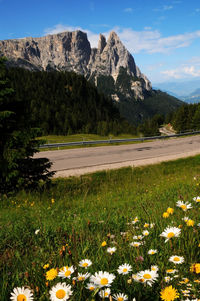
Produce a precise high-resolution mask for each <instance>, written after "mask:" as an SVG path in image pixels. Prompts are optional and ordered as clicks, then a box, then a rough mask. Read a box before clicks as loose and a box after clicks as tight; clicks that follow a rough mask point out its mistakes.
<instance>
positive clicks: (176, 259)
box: [169, 255, 184, 264]
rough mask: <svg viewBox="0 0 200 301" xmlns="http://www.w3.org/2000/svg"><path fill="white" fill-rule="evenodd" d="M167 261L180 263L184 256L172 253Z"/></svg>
mask: <svg viewBox="0 0 200 301" xmlns="http://www.w3.org/2000/svg"><path fill="white" fill-rule="evenodd" d="M169 261H171V262H173V263H175V264H181V263H183V262H184V257H182V256H177V255H173V256H171V257H170V258H169Z"/></svg>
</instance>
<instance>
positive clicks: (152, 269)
mask: <svg viewBox="0 0 200 301" xmlns="http://www.w3.org/2000/svg"><path fill="white" fill-rule="evenodd" d="M158 270H159V268H158V266H157V265H152V266H151V271H155V272H158Z"/></svg>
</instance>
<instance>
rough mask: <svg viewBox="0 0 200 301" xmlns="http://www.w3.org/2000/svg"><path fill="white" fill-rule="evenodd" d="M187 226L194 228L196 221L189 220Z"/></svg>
mask: <svg viewBox="0 0 200 301" xmlns="http://www.w3.org/2000/svg"><path fill="white" fill-rule="evenodd" d="M186 224H187V226H188V227H193V226H194V221H193V220H192V219H189V220H188V221H187V222H186Z"/></svg>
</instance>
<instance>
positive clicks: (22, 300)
mask: <svg viewBox="0 0 200 301" xmlns="http://www.w3.org/2000/svg"><path fill="white" fill-rule="evenodd" d="M26 300H27V298H26V296H25V295H24V294H20V295H18V296H17V301H26Z"/></svg>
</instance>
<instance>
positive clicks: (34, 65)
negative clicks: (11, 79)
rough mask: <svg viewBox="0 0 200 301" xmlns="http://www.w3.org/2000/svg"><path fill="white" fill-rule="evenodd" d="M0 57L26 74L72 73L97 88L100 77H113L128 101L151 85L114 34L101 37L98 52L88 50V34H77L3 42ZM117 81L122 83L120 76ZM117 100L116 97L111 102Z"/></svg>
mask: <svg viewBox="0 0 200 301" xmlns="http://www.w3.org/2000/svg"><path fill="white" fill-rule="evenodd" d="M0 56H6V57H7V58H8V64H9V65H11V66H18V67H23V68H26V69H29V70H66V71H74V72H76V73H80V74H82V75H84V76H85V77H86V78H87V79H89V80H93V81H94V82H95V83H96V84H98V78H99V77H102V76H104V77H112V78H113V79H114V82H115V83H117V82H118V86H119V87H118V90H119V91H118V92H119V93H120V94H124V95H125V97H126V98H129V99H132V98H134V99H143V98H144V94H145V91H150V90H151V83H150V82H149V80H148V79H147V78H146V77H145V76H144V75H143V74H142V73H141V72H140V70H139V68H138V67H137V66H136V64H135V61H134V58H133V57H132V55H131V54H130V53H129V52H128V50H127V49H126V47H125V46H124V45H123V43H122V42H121V41H120V39H119V37H118V35H117V34H116V33H115V32H114V31H112V32H111V33H110V34H109V37H108V40H107V41H106V38H105V36H104V35H102V34H100V36H99V42H98V48H91V45H90V43H89V41H88V38H87V34H86V33H84V32H82V31H80V30H76V31H73V32H68V31H66V32H62V33H59V34H54V35H47V36H45V37H40V38H31V37H30V38H25V39H15V40H4V41H0ZM122 68H123V70H124V71H123V72H125V73H126V74H127V75H128V76H129V79H130V89H129V92H127V91H124V88H123V87H124V86H123V84H122V85H121V86H120V85H119V80H118V78H119V75H120V70H122ZM123 74H124V73H123ZM120 78H121V80H122V76H121V77H120ZM124 80H125V79H124ZM115 94H116V93H115ZM111 96H112V95H111ZM117 97H118V96H117ZM117 97H116V95H115V96H113V99H115V100H116V99H117Z"/></svg>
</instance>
